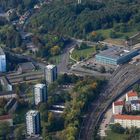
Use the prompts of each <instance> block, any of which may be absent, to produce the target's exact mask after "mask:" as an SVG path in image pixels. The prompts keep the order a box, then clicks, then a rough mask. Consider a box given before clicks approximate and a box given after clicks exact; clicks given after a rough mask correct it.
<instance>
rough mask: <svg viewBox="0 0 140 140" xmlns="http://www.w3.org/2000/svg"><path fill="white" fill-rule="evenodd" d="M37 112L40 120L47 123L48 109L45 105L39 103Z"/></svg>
mask: <svg viewBox="0 0 140 140" xmlns="http://www.w3.org/2000/svg"><path fill="white" fill-rule="evenodd" d="M39 111H40V115H41V120H42V121H45V122H47V121H48V107H47V104H46V103H41V104H40V106H39Z"/></svg>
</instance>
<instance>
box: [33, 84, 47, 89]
mask: <svg viewBox="0 0 140 140" xmlns="http://www.w3.org/2000/svg"><path fill="white" fill-rule="evenodd" d="M44 86H45V84H36V85H35V86H34V87H35V88H43V87H44Z"/></svg>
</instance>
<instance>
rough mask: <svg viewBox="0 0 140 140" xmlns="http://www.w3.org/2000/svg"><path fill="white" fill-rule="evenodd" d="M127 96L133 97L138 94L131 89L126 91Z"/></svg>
mask: <svg viewBox="0 0 140 140" xmlns="http://www.w3.org/2000/svg"><path fill="white" fill-rule="evenodd" d="M127 96H128V97H134V96H138V94H137V92H136V91H134V90H131V91H129V92H128V93H127Z"/></svg>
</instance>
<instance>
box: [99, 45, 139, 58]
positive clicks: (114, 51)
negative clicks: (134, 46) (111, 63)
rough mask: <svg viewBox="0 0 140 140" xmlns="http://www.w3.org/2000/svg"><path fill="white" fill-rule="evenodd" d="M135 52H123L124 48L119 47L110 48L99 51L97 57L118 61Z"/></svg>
mask: <svg viewBox="0 0 140 140" xmlns="http://www.w3.org/2000/svg"><path fill="white" fill-rule="evenodd" d="M135 51H136V50H125V49H124V48H120V47H115V46H114V47H110V48H108V49H106V50H104V51H101V52H100V53H99V54H97V55H98V56H104V57H110V58H112V59H119V58H120V57H122V56H126V55H128V54H130V53H132V52H135Z"/></svg>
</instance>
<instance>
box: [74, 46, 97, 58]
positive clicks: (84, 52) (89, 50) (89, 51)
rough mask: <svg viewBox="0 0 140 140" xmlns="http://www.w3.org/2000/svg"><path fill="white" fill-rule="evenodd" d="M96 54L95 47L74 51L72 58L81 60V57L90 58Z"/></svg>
mask: <svg viewBox="0 0 140 140" xmlns="http://www.w3.org/2000/svg"><path fill="white" fill-rule="evenodd" d="M94 52H95V47H89V48H87V49H82V50H76V49H75V50H74V51H73V53H72V57H73V58H74V59H76V60H78V61H79V60H80V57H84V58H88V57H89V56H91V55H92V54H93V53H94Z"/></svg>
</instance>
